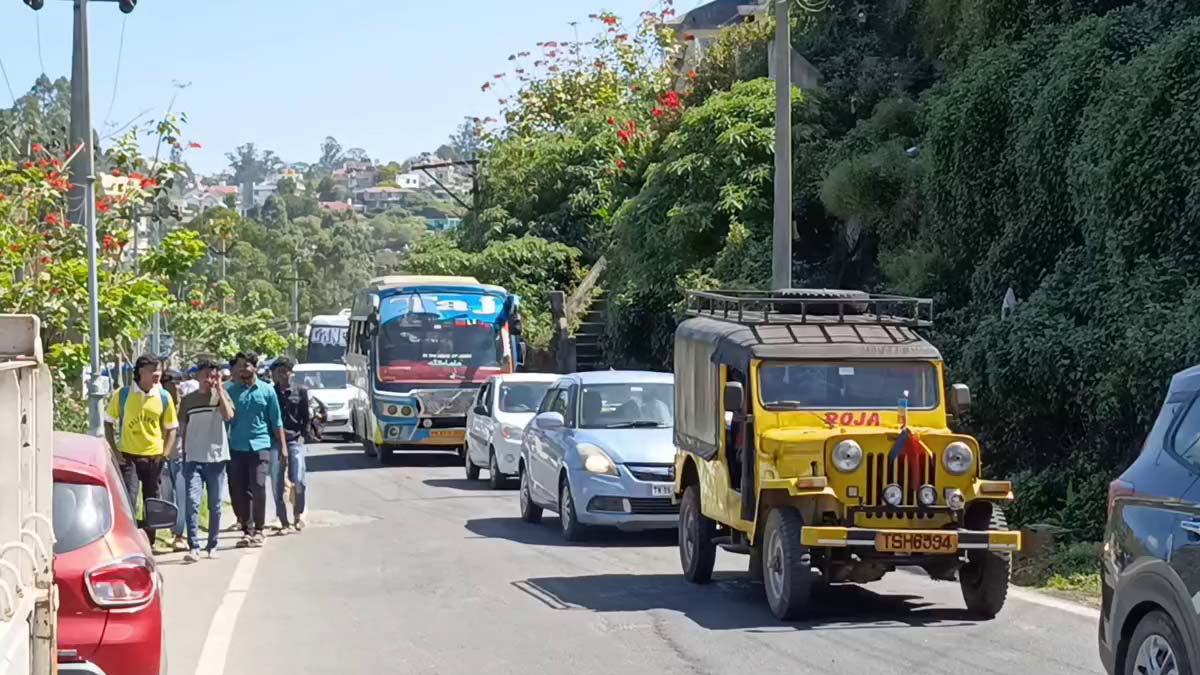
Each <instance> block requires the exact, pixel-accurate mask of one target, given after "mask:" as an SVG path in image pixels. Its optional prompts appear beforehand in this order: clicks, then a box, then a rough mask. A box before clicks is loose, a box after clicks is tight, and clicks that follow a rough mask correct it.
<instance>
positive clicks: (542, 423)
mask: <svg viewBox="0 0 1200 675" xmlns="http://www.w3.org/2000/svg"><path fill="white" fill-rule="evenodd" d="M533 423H534V425H535V426H536V427H537V428H539V429H546V430H550V429H561V428H563V427H564V426H566V420H564V419H563V416H562V413H556V412H544V413H541V414H540V415H538V416H537V417H535V418H533Z"/></svg>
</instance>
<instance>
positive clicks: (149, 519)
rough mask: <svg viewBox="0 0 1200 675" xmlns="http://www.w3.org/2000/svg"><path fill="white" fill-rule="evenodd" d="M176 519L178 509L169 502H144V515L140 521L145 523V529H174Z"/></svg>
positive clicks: (161, 500) (153, 500)
mask: <svg viewBox="0 0 1200 675" xmlns="http://www.w3.org/2000/svg"><path fill="white" fill-rule="evenodd" d="M178 517H179V507H177V506H175V505H174V504H172V503H171V502H169V501H166V500H165V499H154V498H151V499H147V500H146V508H145V514H144V517H143V518H142V520H144V521H145V523H146V525H145V527H146V528H147V529H151V530H165V529H167V528H168V527H174V525H175V520H176V519H177V518H178Z"/></svg>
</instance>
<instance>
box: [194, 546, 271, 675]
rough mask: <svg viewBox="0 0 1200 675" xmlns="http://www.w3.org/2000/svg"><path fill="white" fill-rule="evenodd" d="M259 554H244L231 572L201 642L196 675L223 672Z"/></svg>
mask: <svg viewBox="0 0 1200 675" xmlns="http://www.w3.org/2000/svg"><path fill="white" fill-rule="evenodd" d="M260 553H261V551H260V550H252V551H247V552H246V553H245V554H243V555H242V557H241V559H240V560H238V562H237V567H235V568H234V569H233V577H231V578H230V579H229V587H228V588H226V589H225V595H224V597H222V598H221V604H220V605H219V606H218V607H217V611H216V613H215V614H213V618H212V623H210V624H209V626H208V637H206V638H205V639H204V647H203V648H202V649H201V650H200V661H199V663H198V664H197V665H196V675H221V673H224V672H225V661H226V660H227V659H228V657H229V644H230V643H231V642H233V629H234V628H235V627H236V625H237V618H238V613H239V612H241V611H242V604H243V603H245V601H246V593H247V592H249V591H250V582H251V581H252V580H253V579H254V570H255V568H257V567H258V558H259V555H260Z"/></svg>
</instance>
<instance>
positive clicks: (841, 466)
mask: <svg viewBox="0 0 1200 675" xmlns="http://www.w3.org/2000/svg"><path fill="white" fill-rule="evenodd" d="M862 460H863V450H862V446H861V445H859V444H858V443H857V442H856V441H852V440H845V441H842V442H841V443H838V444H837V445H835V446H833V465H834V466H836V467H837V469H838V471H841V472H844V473H850V472H852V471H857V470H858V467H859V466H861V465H862Z"/></svg>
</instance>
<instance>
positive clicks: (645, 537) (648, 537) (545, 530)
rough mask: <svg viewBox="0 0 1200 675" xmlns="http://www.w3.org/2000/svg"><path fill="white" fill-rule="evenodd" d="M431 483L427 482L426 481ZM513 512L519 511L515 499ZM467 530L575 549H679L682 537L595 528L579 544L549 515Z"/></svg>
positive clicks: (479, 521)
mask: <svg viewBox="0 0 1200 675" xmlns="http://www.w3.org/2000/svg"><path fill="white" fill-rule="evenodd" d="M426 482H428V481H426ZM512 508H513V511H514V512H516V510H517V502H516V500H515V499H514V500H513V504H512ZM465 527H466V528H467V530H469V531H470V532H472V533H474V534H476V535H478V536H480V537H487V538H489V539H507V540H509V541H514V542H516V543H518V544H533V545H535V546H572V547H582V548H587V547H600V548H603V547H608V546H620V547H637V546H677V545H678V544H679V535H678V534H677V533H676V531H675V530H649V531H645V532H622V531H621V530H618V529H616V528H608V527H605V528H592V529H589V530H588V532H587V537H586V538H585V539H584V540H583V541H580V542H569V541H566V540H565V539H563V537H562V534H561V533H560V532H559V530H558V517H557V516H556V515H554V514H553V513H546V516H545V520H544V521H543V522H542V523H540V524H537V525H534V524H531V523H526V522H525V521H523V520H521V519H520V518H516V517H513V518H475V519H473V520H468V521H467V523H466V525H465Z"/></svg>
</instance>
